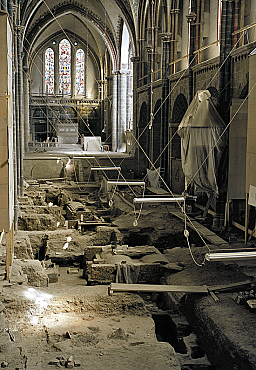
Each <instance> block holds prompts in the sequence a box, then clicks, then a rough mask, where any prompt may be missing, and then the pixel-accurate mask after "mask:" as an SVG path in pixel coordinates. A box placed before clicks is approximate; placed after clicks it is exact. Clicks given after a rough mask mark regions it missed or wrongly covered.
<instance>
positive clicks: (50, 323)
mask: <svg viewBox="0 0 256 370" xmlns="http://www.w3.org/2000/svg"><path fill="white" fill-rule="evenodd" d="M1 299H2V301H3V302H4V304H5V305H6V308H5V315H6V320H8V321H9V322H10V324H11V328H12V330H13V331H15V330H19V331H20V332H21V334H22V338H23V339H22V341H23V345H24V347H25V348H26V351H27V356H28V362H27V369H37V368H39V369H51V368H57V367H56V366H54V365H49V361H51V360H54V359H56V358H57V357H61V356H63V357H64V358H65V359H67V358H68V357H70V356H73V357H74V359H75V361H78V362H79V363H80V364H81V366H79V368H81V369H87V370H88V369H89V370H93V369H95V370H114V369H122V368H125V369H128V370H129V369H145V370H146V369H152V370H153V369H163V370H165V369H166V370H170V369H180V365H179V361H178V359H177V358H176V355H175V353H174V350H173V348H172V347H171V345H169V344H168V343H160V342H158V341H157V339H156V335H155V327H154V321H153V319H152V318H151V315H150V314H149V312H148V311H147V309H146V307H145V305H144V302H143V300H142V299H141V298H140V297H139V296H138V295H134V294H116V295H114V296H112V297H110V296H108V294H107V286H104V285H101V286H93V287H92V286H86V285H85V280H83V279H81V278H80V277H79V276H78V275H75V274H74V275H71V274H67V269H66V268H61V269H60V277H59V281H58V283H55V284H50V285H49V287H47V288H42V289H39V288H31V287H26V286H15V285H14V286H10V287H5V288H3V291H2V294H1Z"/></svg>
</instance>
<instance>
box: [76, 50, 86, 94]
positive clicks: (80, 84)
mask: <svg viewBox="0 0 256 370" xmlns="http://www.w3.org/2000/svg"><path fill="white" fill-rule="evenodd" d="M76 95H84V51H83V50H82V49H78V50H77V52H76Z"/></svg>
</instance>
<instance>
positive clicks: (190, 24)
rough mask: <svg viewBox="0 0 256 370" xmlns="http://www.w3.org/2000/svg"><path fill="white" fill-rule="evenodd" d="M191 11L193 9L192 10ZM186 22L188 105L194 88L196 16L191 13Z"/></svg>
mask: <svg viewBox="0 0 256 370" xmlns="http://www.w3.org/2000/svg"><path fill="white" fill-rule="evenodd" d="M192 10H193V9H192ZM186 17H187V22H188V27H189V29H190V39H189V59H188V62H189V69H188V103H189V104H190V103H191V102H192V99H193V95H194V86H193V71H192V66H193V64H194V63H193V62H192V61H193V58H194V54H193V53H194V51H195V26H194V23H195V20H196V14H195V13H194V12H191V13H190V14H188V15H187V16H186Z"/></svg>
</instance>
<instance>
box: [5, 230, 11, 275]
mask: <svg viewBox="0 0 256 370" xmlns="http://www.w3.org/2000/svg"><path fill="white" fill-rule="evenodd" d="M10 252H11V233H10V231H8V233H6V280H9V279H10V266H11V253H10Z"/></svg>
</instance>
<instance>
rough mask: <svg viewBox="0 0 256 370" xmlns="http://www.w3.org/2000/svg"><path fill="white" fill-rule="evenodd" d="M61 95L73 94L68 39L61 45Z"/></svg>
mask: <svg viewBox="0 0 256 370" xmlns="http://www.w3.org/2000/svg"><path fill="white" fill-rule="evenodd" d="M59 72H60V90H59V91H60V94H64V95H70V94H71V47H70V42H69V41H68V40H67V39H63V40H62V41H61V42H60V44H59Z"/></svg>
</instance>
